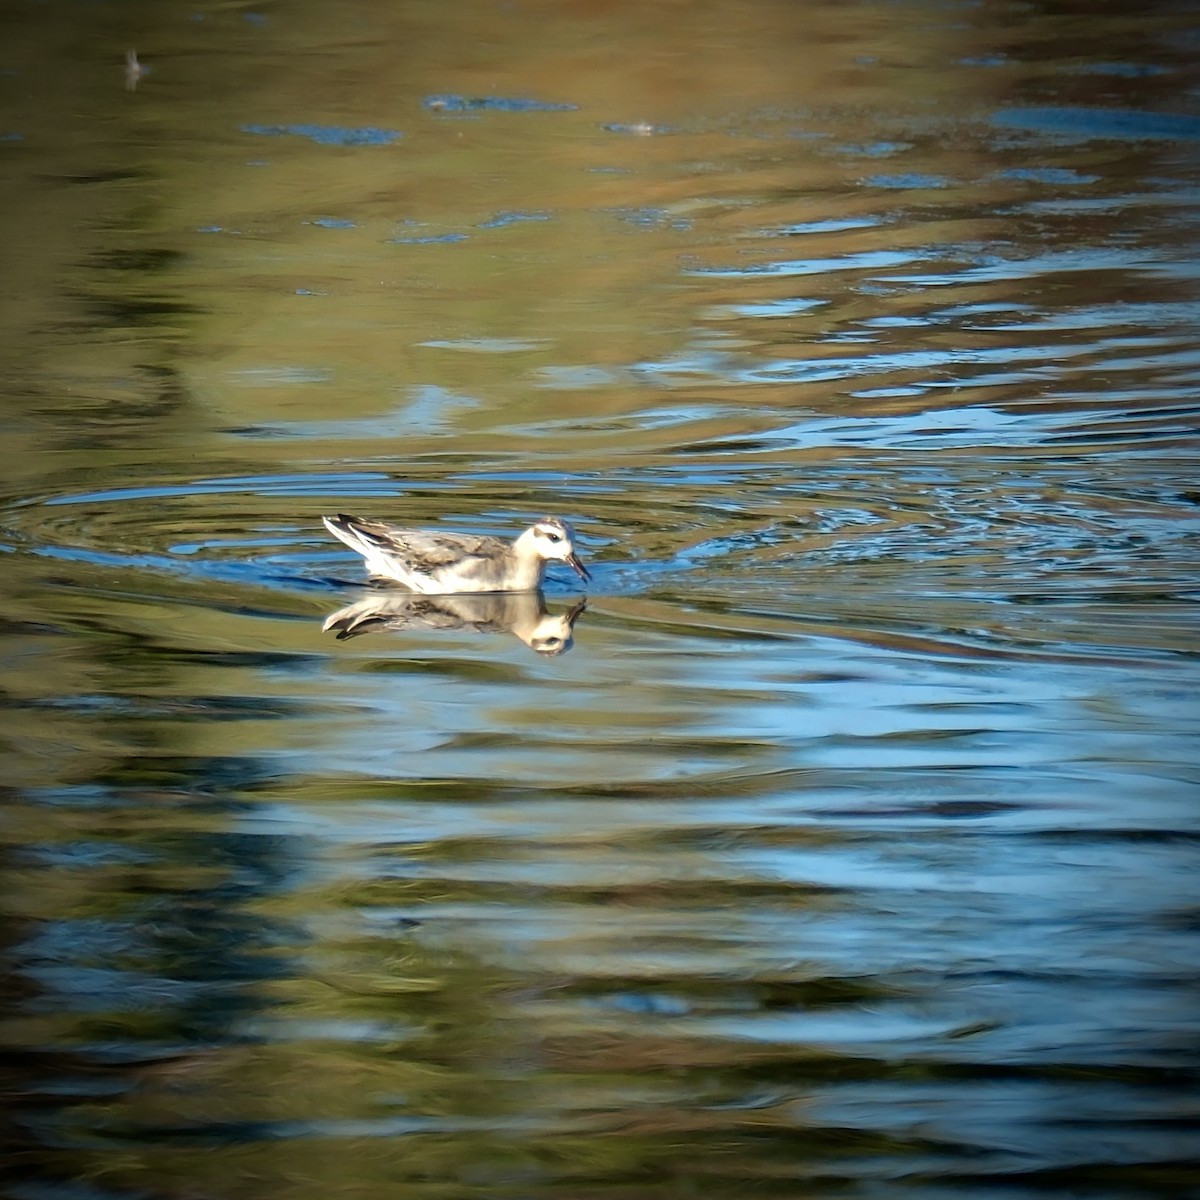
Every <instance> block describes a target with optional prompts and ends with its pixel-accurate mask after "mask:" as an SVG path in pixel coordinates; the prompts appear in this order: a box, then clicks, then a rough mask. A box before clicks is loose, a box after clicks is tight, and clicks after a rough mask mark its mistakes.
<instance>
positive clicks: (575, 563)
mask: <svg viewBox="0 0 1200 1200" xmlns="http://www.w3.org/2000/svg"><path fill="white" fill-rule="evenodd" d="M567 565H568V566H569V567H573V568H574V570H575V574H576V575H578V576H579V578H580V579H582V580H583V582H584V583H591V581H592V577H591V576H590V575H589V574H588V569H587V567H585V566H584V565H583V563H581V562H580V561H579V555H578V554H568V555H567Z"/></svg>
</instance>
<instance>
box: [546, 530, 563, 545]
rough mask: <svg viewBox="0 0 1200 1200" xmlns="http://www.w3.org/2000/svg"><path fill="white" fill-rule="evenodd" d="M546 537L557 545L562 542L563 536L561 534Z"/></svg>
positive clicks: (549, 534)
mask: <svg viewBox="0 0 1200 1200" xmlns="http://www.w3.org/2000/svg"><path fill="white" fill-rule="evenodd" d="M546 537H547V539H549V540H550V541H552V542H554V543H556V544H557V543H558V542H561V541H562V534H560V533H548V534H546Z"/></svg>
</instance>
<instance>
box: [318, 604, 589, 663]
mask: <svg viewBox="0 0 1200 1200" xmlns="http://www.w3.org/2000/svg"><path fill="white" fill-rule="evenodd" d="M586 607H587V601H586V600H580V601H578V602H577V603H576V604H574V605H573V606H572V607H571V608H568V609H567V610H566V611H565V612H561V613H552V612H550V611H549V609H547V608H546V599H545V597H544V596H543V595H542V593H541V592H490V593H459V594H455V595H447V596H426V595H420V594H418V593H414V592H400V591H379V592H372V593H370V594H368V595H366V596H364V597H363V599H361V600H358V601H356V602H355V603H354V604H348V605H346V607H345V608H339V609H338V610H337V612H335V613H330V614H329V616H328V617H326V618H325V624H324V625H323V626H322V632H325V633H327V632H328V631H329V630H331V629H335V630H337V637H338V641H339V642H341V641H345V640H346V639H347V638H352V637H359V636H360V635H361V634H364V633H374V632H376V631H378V630H384V629H390V630H393V631H396V632H399V631H402V630H410V629H417V630H420V629H473V630H476V631H477V632H479V633H501V632H504V631H505V630H507V631H508V632H510V633H514V634H516V636H517V637H519V638H520V639H521V641H523V642H524V643H525V645H527V646H528V647H529V648H530V649H531V650H536V651H537V653H538V654H541V655H544V656H545V657H546V658H556V657H557V656H558V655H560V654H566V652H567V651H568V650H570V649H571V646H572V643H573V641H574V637H573V630H574V628H575V622H576V620H578V618H579V614H580V613H582V612H583V610H584V609H585V608H586Z"/></svg>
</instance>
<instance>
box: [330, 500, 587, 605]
mask: <svg viewBox="0 0 1200 1200" xmlns="http://www.w3.org/2000/svg"><path fill="white" fill-rule="evenodd" d="M321 520H322V521H324V522H325V528H326V529H328V530H329V532H330V533H332V534H333V536H334V537H336V538H339V539H340V540H341V541H343V542H345V543H346V545H347V546H349V547H350V548H351V549H352V550H357V551H358V553H359V554H361V555H362V556H363V558H365V559H366V560H367V570H368V571H369V572H370V574H371V575H372V576H373V577H374V578H376V579H388V580H392V581H394V582H396V583H402V584H403V585H404V586H405V587H406V588H408V589H409V590H410V591H413V592H421V593H423V594H425V595H447V594H449V593H457V592H532V591H536V590H537V589H538V588H539V587H541V585H542V574H543V572H544V571H545V569H546V563H547V562H550V561H551V560H558V561H560V562H565V563H566V564H567V565H568V566H569V567H572V568H573V569H574V571H575V573H576V574H577V575H578V576H579V578H580V579H582V580H583V581H584V583H587V582H588V581H589V580H590V579H591V576H590V575H589V574H588V572H587V568H586V567H585V566H584V565H583V563H581V562H580V561H579V556H578V555H577V554H576V553H575V530H574V529H572V528H571V526H570V525H569V524H567V522H566V521H564V520H562V518H561V517H542V519H541V520H540V521H535V522H534V523H533V524H532V525H530V527H529V528H528V529H526V530H525V532H524V533H523V534H521V536H520V537H519V538H517V539H516V541H514V542H506V541H504V540H502V539H501V538H495V537H487V536H486V535H480V534H473V533H441V532H438V531H436V530H430V529H396V528H395V527H393V526H391V525H385V524H384V523H383V522H382V521H364V520H362V519H361V518H359V517H351V516H347V515H346V514H345V513H338V514H337V515H336V516H333V517H322V518H321Z"/></svg>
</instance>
